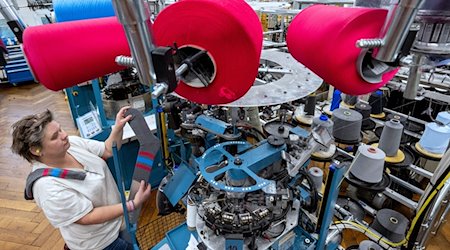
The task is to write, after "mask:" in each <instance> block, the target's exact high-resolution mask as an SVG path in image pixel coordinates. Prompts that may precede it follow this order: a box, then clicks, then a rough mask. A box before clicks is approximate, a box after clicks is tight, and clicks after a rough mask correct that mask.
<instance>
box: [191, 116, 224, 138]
mask: <svg viewBox="0 0 450 250" xmlns="http://www.w3.org/2000/svg"><path fill="white" fill-rule="evenodd" d="M195 123H196V124H198V125H200V126H202V127H204V128H207V129H209V130H210V131H212V132H214V133H215V134H224V133H225V130H226V129H227V127H228V126H229V124H228V123H226V122H224V121H221V120H218V119H216V118H213V117H209V116H206V115H199V116H198V117H197V119H196V120H195Z"/></svg>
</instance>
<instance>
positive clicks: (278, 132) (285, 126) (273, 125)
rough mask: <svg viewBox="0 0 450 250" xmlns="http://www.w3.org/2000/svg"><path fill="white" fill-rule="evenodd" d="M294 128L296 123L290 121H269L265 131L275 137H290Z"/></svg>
mask: <svg viewBox="0 0 450 250" xmlns="http://www.w3.org/2000/svg"><path fill="white" fill-rule="evenodd" d="M293 128H294V125H292V124H289V123H282V122H279V121H273V122H268V123H266V124H265V125H264V131H265V132H266V133H267V134H269V135H273V136H275V137H281V138H288V137H289V132H290V131H291V129H293Z"/></svg>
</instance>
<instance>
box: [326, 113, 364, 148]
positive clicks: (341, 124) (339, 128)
mask: <svg viewBox="0 0 450 250" xmlns="http://www.w3.org/2000/svg"><path fill="white" fill-rule="evenodd" d="M333 123H334V126H333V136H334V138H336V139H338V140H343V141H358V140H359V139H360V136H361V135H360V134H361V126H362V115H361V114H360V113H358V112H357V111H355V110H351V109H341V108H339V109H336V110H334V111H333Z"/></svg>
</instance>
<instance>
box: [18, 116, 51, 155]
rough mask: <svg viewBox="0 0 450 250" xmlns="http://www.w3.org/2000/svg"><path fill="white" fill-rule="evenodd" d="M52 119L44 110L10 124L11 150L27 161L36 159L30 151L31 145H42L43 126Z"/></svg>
mask: <svg viewBox="0 0 450 250" xmlns="http://www.w3.org/2000/svg"><path fill="white" fill-rule="evenodd" d="M52 121H53V114H52V112H50V110H48V109H47V110H46V111H44V112H42V113H40V114H35V115H28V116H25V117H24V118H22V119H21V120H19V121H17V122H15V123H14V124H13V125H12V128H13V132H12V136H13V142H12V145H11V150H12V151H13V152H14V153H16V154H18V155H20V156H22V157H23V158H25V159H26V160H27V161H28V162H32V161H33V160H37V158H38V157H37V156H36V155H34V154H32V153H31V152H30V148H32V147H39V148H40V147H42V139H43V138H44V128H45V126H47V124H49V123H50V122H52Z"/></svg>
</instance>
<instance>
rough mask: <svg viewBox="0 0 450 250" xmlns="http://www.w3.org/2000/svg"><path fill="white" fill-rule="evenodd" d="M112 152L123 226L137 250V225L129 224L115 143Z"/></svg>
mask: <svg viewBox="0 0 450 250" xmlns="http://www.w3.org/2000/svg"><path fill="white" fill-rule="evenodd" d="M112 151H113V159H114V168H115V170H116V173H117V176H116V177H117V184H118V187H119V193H120V199H121V200H122V208H123V216H124V217H125V225H126V227H127V231H128V232H129V233H130V238H131V243H132V244H133V248H134V250H139V247H138V244H137V240H136V230H137V224H133V223H131V222H130V217H129V215H128V209H127V199H126V197H125V182H124V180H123V179H122V176H123V173H122V171H121V169H122V168H121V167H120V163H119V162H120V158H119V157H120V154H119V152H118V151H117V145H116V142H114V143H113V147H112Z"/></svg>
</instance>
